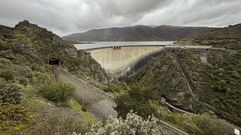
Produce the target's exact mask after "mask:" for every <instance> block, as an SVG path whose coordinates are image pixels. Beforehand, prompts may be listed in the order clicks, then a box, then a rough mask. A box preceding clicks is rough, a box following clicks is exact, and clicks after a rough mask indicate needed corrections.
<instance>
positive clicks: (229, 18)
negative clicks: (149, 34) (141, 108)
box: [0, 0, 241, 36]
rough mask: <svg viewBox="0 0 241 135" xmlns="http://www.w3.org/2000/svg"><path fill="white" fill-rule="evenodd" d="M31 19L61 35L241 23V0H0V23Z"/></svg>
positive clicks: (14, 22) (10, 23) (12, 23)
mask: <svg viewBox="0 0 241 135" xmlns="http://www.w3.org/2000/svg"><path fill="white" fill-rule="evenodd" d="M22 20H29V21H30V22H32V23H36V24H38V25H40V26H42V27H46V28H48V29H49V30H51V31H53V32H55V33H57V34H59V35H60V36H63V35H66V34H70V33H75V32H82V31H86V30H88V29H93V28H106V27H114V26H115V27H122V26H132V25H182V26H187V25H193V26H227V25H229V24H237V23H241V0H0V24H2V25H8V26H14V25H15V24H16V23H18V22H19V21H22Z"/></svg>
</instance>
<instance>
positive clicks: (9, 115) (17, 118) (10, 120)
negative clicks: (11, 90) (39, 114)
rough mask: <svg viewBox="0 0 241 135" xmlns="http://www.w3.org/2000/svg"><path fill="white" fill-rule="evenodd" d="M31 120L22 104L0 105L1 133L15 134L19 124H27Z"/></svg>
mask: <svg viewBox="0 0 241 135" xmlns="http://www.w3.org/2000/svg"><path fill="white" fill-rule="evenodd" d="M30 119H31V118H30V117H29V115H28V114H27V110H26V109H25V108H24V107H23V106H21V104H11V103H4V104H1V105H0V121H1V122H0V131H6V130H10V131H11V132H13V128H14V127H16V126H18V125H19V124H27V122H28V121H29V120H30ZM14 130H15V129H14ZM0 134H1V132H0Z"/></svg>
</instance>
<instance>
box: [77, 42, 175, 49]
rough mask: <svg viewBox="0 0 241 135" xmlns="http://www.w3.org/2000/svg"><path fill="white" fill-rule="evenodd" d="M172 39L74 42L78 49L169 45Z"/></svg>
mask: <svg viewBox="0 0 241 135" xmlns="http://www.w3.org/2000/svg"><path fill="white" fill-rule="evenodd" d="M171 44H173V41H128V42H113V41H112V42H91V43H84V44H75V45H74V46H75V47H76V48H77V49H78V50H86V49H94V48H102V47H103V48H104V47H113V46H158V45H160V46H161V45H171Z"/></svg>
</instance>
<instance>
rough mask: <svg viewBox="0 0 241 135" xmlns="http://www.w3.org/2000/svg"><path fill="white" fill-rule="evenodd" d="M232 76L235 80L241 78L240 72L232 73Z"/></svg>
mask: <svg viewBox="0 0 241 135" xmlns="http://www.w3.org/2000/svg"><path fill="white" fill-rule="evenodd" d="M231 75H232V77H234V78H241V75H240V74H239V72H237V71H232V72H231Z"/></svg>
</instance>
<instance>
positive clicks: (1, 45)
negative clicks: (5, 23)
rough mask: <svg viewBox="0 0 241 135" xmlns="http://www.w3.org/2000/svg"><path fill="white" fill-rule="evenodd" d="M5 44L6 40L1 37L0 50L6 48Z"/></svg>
mask: <svg viewBox="0 0 241 135" xmlns="http://www.w3.org/2000/svg"><path fill="white" fill-rule="evenodd" d="M5 44H6V42H4V41H3V40H2V39H0V50H1V49H5V48H6V46H5Z"/></svg>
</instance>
